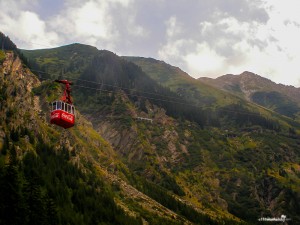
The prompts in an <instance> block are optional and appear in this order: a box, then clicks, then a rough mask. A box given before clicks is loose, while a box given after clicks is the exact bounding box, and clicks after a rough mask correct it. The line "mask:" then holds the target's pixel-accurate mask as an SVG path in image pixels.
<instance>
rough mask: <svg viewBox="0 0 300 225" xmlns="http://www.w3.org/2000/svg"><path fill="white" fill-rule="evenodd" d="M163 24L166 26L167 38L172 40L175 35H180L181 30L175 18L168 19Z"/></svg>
mask: <svg viewBox="0 0 300 225" xmlns="http://www.w3.org/2000/svg"><path fill="white" fill-rule="evenodd" d="M165 24H166V25H167V30H166V32H167V37H168V38H173V37H175V36H176V35H177V34H180V33H181V31H182V29H181V27H180V24H178V21H177V18H176V17H175V16H172V17H170V18H169V19H168V20H167V21H166V22H165Z"/></svg>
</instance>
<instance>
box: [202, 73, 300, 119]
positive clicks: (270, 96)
mask: <svg viewBox="0 0 300 225" xmlns="http://www.w3.org/2000/svg"><path fill="white" fill-rule="evenodd" d="M199 80H200V81H202V82H204V83H206V84H209V85H212V86H214V87H217V88H219V89H221V90H225V91H228V92H230V93H233V94H236V95H238V96H241V97H243V98H245V99H247V100H248V101H251V102H254V103H257V104H259V105H262V106H264V107H267V108H269V109H272V110H274V111H276V112H279V113H281V114H283V115H285V116H289V117H291V118H293V119H296V120H299V111H300V108H299V107H300V100H299V96H300V88H296V87H293V86H291V85H289V86H287V85H283V84H276V83H275V82H273V81H271V80H269V79H267V78H264V77H261V76H259V75H256V74H254V73H251V72H243V73H242V74H240V75H232V74H229V75H224V76H221V77H218V78H216V79H210V78H199ZM284 108H285V109H284Z"/></svg>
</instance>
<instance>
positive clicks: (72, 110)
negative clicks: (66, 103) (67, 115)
mask: <svg viewBox="0 0 300 225" xmlns="http://www.w3.org/2000/svg"><path fill="white" fill-rule="evenodd" d="M71 112H72V114H74V107H73V106H72V108H71Z"/></svg>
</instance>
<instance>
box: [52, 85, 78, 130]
mask: <svg viewBox="0 0 300 225" xmlns="http://www.w3.org/2000/svg"><path fill="white" fill-rule="evenodd" d="M55 82H58V83H61V84H64V85H65V90H64V95H63V96H62V97H61V100H59V101H55V102H52V104H51V106H52V109H51V110H52V111H51V116H50V123H51V124H56V125H58V126H61V127H63V128H65V129H67V128H70V127H73V126H74V123H75V107H74V106H73V104H72V99H71V95H70V93H71V87H70V85H72V83H71V82H69V81H67V80H55Z"/></svg>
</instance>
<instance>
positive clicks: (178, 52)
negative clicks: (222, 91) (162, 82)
mask: <svg viewBox="0 0 300 225" xmlns="http://www.w3.org/2000/svg"><path fill="white" fill-rule="evenodd" d="M0 9H1V14H0V31H1V32H3V33H4V34H6V35H8V36H9V37H10V39H11V40H12V41H13V42H14V43H15V44H16V45H17V46H18V48H22V49H41V48H52V47H57V46H62V45H67V44H72V43H82V44H88V45H92V46H95V47H97V48H98V49H106V50H109V51H112V52H114V53H116V54H117V55H120V56H141V57H151V58H155V59H158V60H163V61H165V62H166V63H169V64H171V65H173V66H177V67H179V68H181V69H182V70H184V71H185V72H187V73H188V74H189V75H190V76H192V77H194V78H199V77H211V78H216V77H219V76H221V75H224V74H241V73H242V72H243V71H250V72H253V73H256V74H258V75H260V76H263V77H266V78H268V79H271V80H272V81H274V82H276V83H282V84H285V85H293V86H295V87H300V68H299V66H300V43H299V42H300V13H299V10H300V1H299V0H285V1H283V0H226V1H225V0H0Z"/></svg>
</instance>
